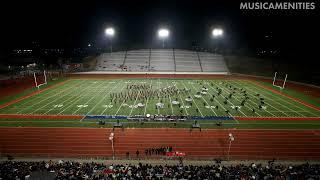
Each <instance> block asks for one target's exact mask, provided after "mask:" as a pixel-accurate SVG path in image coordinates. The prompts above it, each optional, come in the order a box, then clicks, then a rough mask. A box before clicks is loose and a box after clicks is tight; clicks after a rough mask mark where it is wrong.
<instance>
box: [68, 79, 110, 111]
mask: <svg viewBox="0 0 320 180" xmlns="http://www.w3.org/2000/svg"><path fill="white" fill-rule="evenodd" d="M110 84H111V83H110V82H109V83H108V87H109V85H110ZM101 85H104V82H103V81H102V83H101V84H99V85H98V86H97V87H99V89H100V91H98V92H95V93H94V94H95V95H92V94H91V98H90V99H89V100H88V101H87V102H85V103H84V104H89V102H90V101H92V99H94V98H95V97H97V95H100V94H101V93H103V92H104V91H105V89H104V88H103V87H100V86H101ZM80 109H81V107H79V108H78V109H77V110H76V111H74V112H73V113H72V114H75V113H77V112H78V111H79V110H80Z"/></svg>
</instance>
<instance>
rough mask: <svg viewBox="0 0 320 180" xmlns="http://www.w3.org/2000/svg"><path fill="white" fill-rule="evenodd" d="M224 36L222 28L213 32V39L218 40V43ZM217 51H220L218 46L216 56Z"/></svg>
mask: <svg viewBox="0 0 320 180" xmlns="http://www.w3.org/2000/svg"><path fill="white" fill-rule="evenodd" d="M223 34H224V32H223V29H221V28H214V29H213V30H212V37H213V38H214V39H217V41H218V39H220V38H221V37H222V36H223ZM217 49H218V45H216V48H215V50H214V53H215V54H216V51H217Z"/></svg>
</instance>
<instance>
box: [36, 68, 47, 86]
mask: <svg viewBox="0 0 320 180" xmlns="http://www.w3.org/2000/svg"><path fill="white" fill-rule="evenodd" d="M33 77H34V83H35V87H36V88H38V90H39V88H40V86H42V85H46V84H47V75H46V71H45V70H44V71H43V78H44V81H43V82H40V83H39V81H38V77H37V75H36V72H33Z"/></svg>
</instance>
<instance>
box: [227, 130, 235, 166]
mask: <svg viewBox="0 0 320 180" xmlns="http://www.w3.org/2000/svg"><path fill="white" fill-rule="evenodd" d="M232 141H234V136H233V134H231V133H229V149H228V161H229V159H230V148H231V143H232Z"/></svg>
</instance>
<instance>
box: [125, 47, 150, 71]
mask: <svg viewBox="0 0 320 180" xmlns="http://www.w3.org/2000/svg"><path fill="white" fill-rule="evenodd" d="M125 66H126V67H127V69H128V71H148V69H149V49H140V50H132V51H128V52H127V58H126V63H125Z"/></svg>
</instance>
